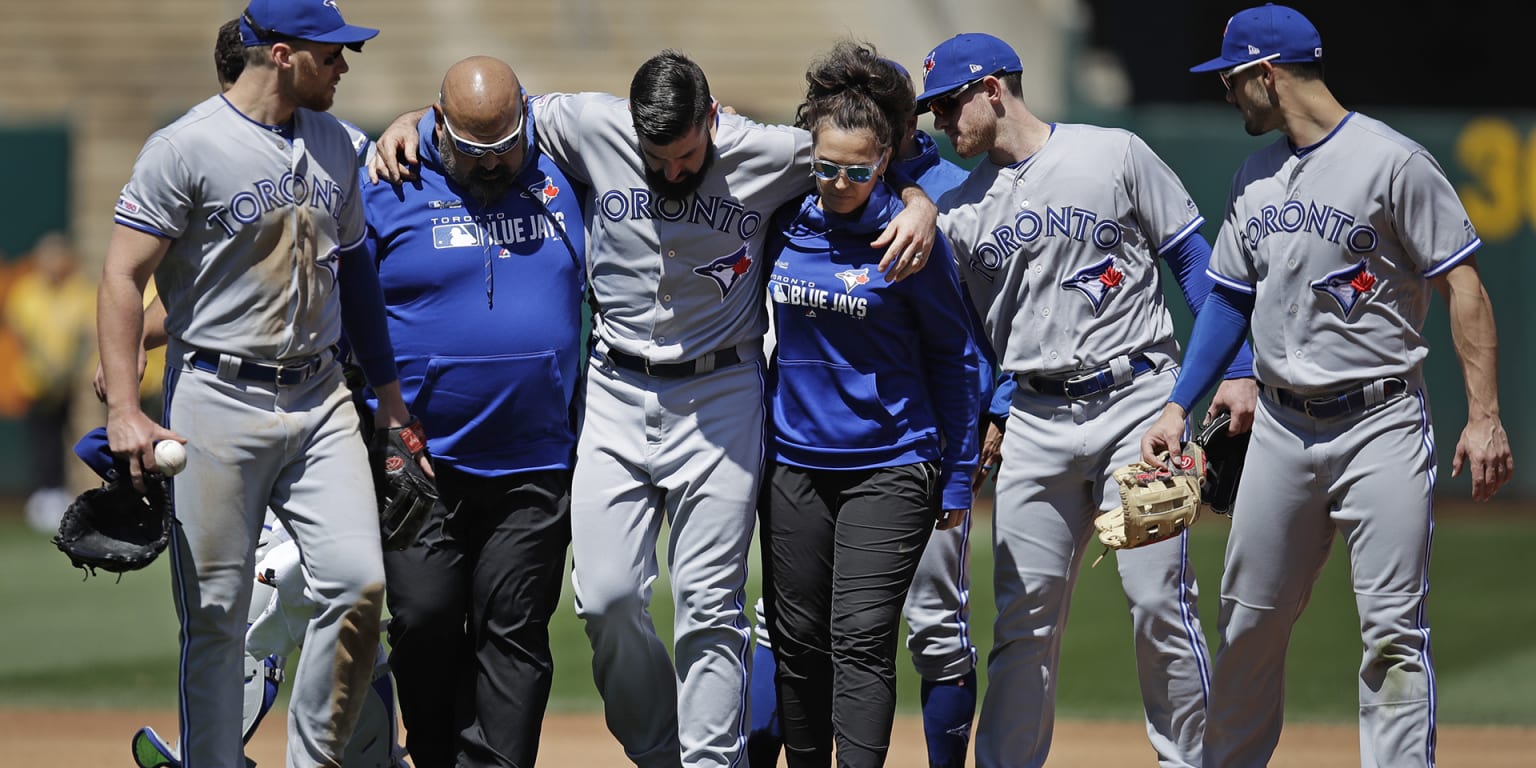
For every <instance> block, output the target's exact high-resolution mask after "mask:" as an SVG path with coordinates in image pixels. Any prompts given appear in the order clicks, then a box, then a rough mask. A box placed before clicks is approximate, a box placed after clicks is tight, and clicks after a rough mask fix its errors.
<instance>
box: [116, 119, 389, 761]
mask: <svg viewBox="0 0 1536 768" xmlns="http://www.w3.org/2000/svg"><path fill="white" fill-rule="evenodd" d="M356 164H357V155H356V151H355V150H354V148H353V145H352V142H351V140H350V138H349V137H348V134H347V131H346V130H345V129H344V128H342V126H341V125H340V123H338V122H337V121H336V120H335V119H334V118H332V117H330V116H329V115H325V114H323V113H317V112H311V111H308V110H305V109H298V110H296V111H295V113H294V115H293V121H292V125H291V129H289V130H288V131H287V132H286V136H285V135H284V133H283V132H280V131H279V130H278V129H276V128H274V127H270V126H264V125H260V124H257V123H255V122H253V121H251V120H250V119H248V118H247V117H245V116H244V115H243V114H241V113H240V112H239V111H238V110H236V109H235V108H234V107H233V106H231V105H230V104H229V103H228V102H227V101H225V100H224V98H223V97H219V96H216V97H214V98H212V99H209V100H207V101H205V102H203V103H202V104H199V105H197V106H196V107H194V108H193V109H192V110H191V111H190V112H188V113H187V114H186V115H184V116H183V117H182V118H180V119H178V120H177V121H176V122H174V123H172V124H171V125H170V126H168V127H166V128H164V129H162V130H161V131H159V132H157V133H155V134H154V135H153V136H152V137H151V138H150V139H149V141H148V142H147V143H146V144H145V147H144V149H143V151H142V152H141V153H140V155H139V158H138V160H137V161H136V163H135V164H134V170H133V175H132V177H131V179H130V180H129V182H128V184H127V185H126V186H125V187H124V189H123V194H122V197H121V199H120V200H119V201H118V203H117V210H116V220H117V222H118V223H119V224H121V225H123V226H127V227H132V228H135V229H138V230H141V231H145V232H148V233H151V234H153V235H157V236H160V237H164V238H168V239H169V240H170V244H169V247H168V249H167V252H166V254H165V257H164V259H163V260H162V261H161V263H160V266H159V267H158V268H157V269H156V272H155V277H156V283H157V285H158V287H159V290H160V295H161V296H162V298H163V299H164V302H165V307H166V313H167V315H166V328H167V330H168V331H169V332H170V335H171V341H170V344H169V345H168V347H167V352H166V360H167V365H166V385H165V392H166V395H165V396H166V409H165V412H166V426H168V427H170V428H171V429H173V430H175V431H176V432H178V433H179V434H181V435H182V436H183V437H186V438H187V439H188V443H187V468H186V470H185V471H184V472H182V473H181V474H180V475H178V476H177V477H176V480H175V483H174V487H173V493H174V497H175V499H174V500H175V506H176V514H177V519H178V521H179V523H180V524H179V525H178V526H177V529H176V536H175V537H174V539H173V540H172V543H171V551H172V553H173V555H174V557H173V559H172V574H171V575H172V585H173V592H174V593H175V596H176V601H177V602H176V605H177V613H178V616H179V618H180V620H181V637H182V642H183V645H182V661H181V667H180V668H181V681H180V705H181V713H180V714H181V717H180V720H181V743H182V745H183V757H184V759H185V761H186V764H187V765H197V766H209V765H237V764H240V762H241V760H242V759H243V758H242V755H241V732H240V731H241V729H240V723H241V719H242V710H243V699H244V695H243V690H242V688H243V686H242V685H241V669H242V665H241V660H242V658H243V657H244V646H245V643H244V640H245V630H246V627H245V619H246V617H247V615H248V609H249V602H250V599H251V590H252V586H251V578H250V575H251V574H252V573H253V572H254V571H253V569H254V566H255V556H254V552H255V547H256V542H257V534H258V531H259V530H260V528H261V524H262V519H263V517H264V516H265V514H266V510H267V508H268V507H269V506H270V507H271V508H272V510H273V511H274V512H275V513H276V514H277V515H278V517H279V518H280V519H282V520H283V522H284V524H285V525H286V527H287V528H288V529H289V530H290V531H291V532H292V534H293V537H294V541H295V542H296V543H297V544H298V546H299V549H300V551H301V552H302V553H303V555H304V562H305V568H306V577H307V579H308V582H309V584H310V586H311V587H313V588H314V591H315V596H316V600H317V603H318V605H317V607H316V608H315V610H314V612H313V619H312V620H311V621H310V622H309V625H308V631H307V636H306V639H305V641H304V654H303V655H302V656H301V657H300V659H299V662H298V664H297V667H296V669H295V673H294V677H293V688H292V695H291V699H290V704H289V721H288V726H289V727H288V762H289V764H291V765H318V764H330V763H331V762H333V761H335V760H339V759H341V755H342V754H343V752H344V750H345V749H346V740H347V736H348V735H349V734H350V733H351V731H352V729H353V726H354V724H355V722H356V719H357V717H358V715H359V713H360V712H361V709H362V707H363V705H364V701H365V698H366V691H367V690H368V685H369V683H370V682H371V681H372V679H373V677H372V672H373V664H372V656H373V654H374V652H375V649H376V647H377V643H378V619H379V614H380V611H381V609H382V603H383V589H384V567H383V562H382V550H381V547H380V543H379V526H378V512H377V510H376V502H375V501H374V497H373V485H372V479H371V473H370V472H369V470H368V466H367V460H366V457H365V455H364V451H363V445H362V441H360V440H359V439H358V428H359V427H358V420H357V414H356V413H355V411H354V410H353V408H352V405H351V398H350V393H349V392H348V390H347V388H346V386H345V383H344V382H343V379H342V373H341V366H340V365H338V364H337V363H336V361H335V360H334V355H333V354H332V353H331V352H330V350H329V348H330V347H331V346H332V345H333V344H335V343H336V341H337V339H338V338H339V335H340V327H341V325H340V319H339V318H340V304H339V301H338V296H337V288H336V266H337V255H338V251H339V250H340V249H341V248H344V247H346V246H348V245H352V244H355V243H357V242H358V241H360V240H361V238H362V237H363V232H364V229H363V219H362V209H361V207H360V205H359V200H358V195H357V181H356V179H357V175H356V174H357V165H356ZM199 351H201V352H202V354H203V355H210V354H211V355H212V356H214V357H215V358H216V359H217V360H218V364H217V365H216V366H214V365H212V364H211V363H206V362H205V363H204V366H205V367H200V366H199V365H197V364H194V361H193V357H194V354H195V353H198V352H199ZM296 359H307V360H313V361H314V362H312V363H311V364H310V365H307V366H305V367H303V368H297V369H288V370H289V374H290V375H292V378H290V379H287V380H280V381H274V378H273V377H272V375H271V374H270V371H271V369H265V370H267V371H268V376H267V378H266V380H265V381H263V380H262V379H261V378H260V376H259V375H258V374H256V373H253V372H252V371H253V370H255V371H259V370H261V369H259V368H255V366H248V365H245V364H244V363H246V362H258V363H259V362H262V361H293V360H296ZM204 360H206V357H205V358H204ZM207 368H216V370H208V369H207ZM296 372H297V375H294V374H295V373H296Z"/></svg>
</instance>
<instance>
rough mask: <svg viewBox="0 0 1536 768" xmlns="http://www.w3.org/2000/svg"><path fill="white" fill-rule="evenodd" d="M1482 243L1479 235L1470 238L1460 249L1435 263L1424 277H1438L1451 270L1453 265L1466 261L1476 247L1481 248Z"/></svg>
mask: <svg viewBox="0 0 1536 768" xmlns="http://www.w3.org/2000/svg"><path fill="white" fill-rule="evenodd" d="M1482 245H1483V239H1482V238H1480V237H1474V238H1472V242H1470V243H1467V244H1466V245H1464V246H1462V248H1461V250H1459V251H1457V252H1455V253H1453V254H1451V256H1450V258H1448V259H1446V260H1445V261H1442V262H1440V263H1439V264H1436V265H1435V266H1434V267H1433V268H1432V269H1430V270H1429V271H1428V272H1425V273H1424V276H1425V277H1439V276H1441V275H1443V274H1445V273H1446V272H1449V271H1451V268H1453V267H1455V266H1456V265H1457V264H1460V263H1462V262H1463V261H1466V260H1467V257H1468V256H1471V255H1472V253H1473V252H1474V251H1476V250H1477V249H1478V248H1481V247H1482Z"/></svg>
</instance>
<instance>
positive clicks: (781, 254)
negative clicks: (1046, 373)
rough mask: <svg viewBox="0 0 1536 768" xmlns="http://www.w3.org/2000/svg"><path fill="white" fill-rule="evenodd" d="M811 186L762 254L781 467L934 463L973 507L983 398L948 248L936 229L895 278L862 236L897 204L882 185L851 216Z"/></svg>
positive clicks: (951, 496)
mask: <svg viewBox="0 0 1536 768" xmlns="http://www.w3.org/2000/svg"><path fill="white" fill-rule="evenodd" d="M818 199H819V197H818V195H817V194H816V193H814V192H813V193H811V194H810V195H808V196H807V197H806V198H804V199H803V200H801V201H799V202H796V203H791V204H789V205H787V206H785V207H784V208H781V209H780V210H779V212H778V213H777V214H776V215H775V217H774V223H773V229H772V230H771V233H770V235H769V238H770V240H769V247H768V250H767V252H766V254H765V255H766V256H767V257H768V258H769V259H772V261H773V273H772V275H771V276H770V277H769V284H768V294H769V298H770V299H771V300H772V302H773V308H774V322H775V327H776V329H777V335H778V348H777V351H776V353H775V359H774V372H775V382H774V386H773V389H772V393H771V401H772V402H771V406H772V413H773V425H772V427H773V429H772V432H773V444H772V445H771V446H770V450H772V452H773V456H774V458H775V459H776V460H778V461H779V462H781V463H784V464H789V465H793V466H799V467H808V468H812V469H872V468H877V467H893V466H901V465H904V464H915V463H918V462H924V461H933V462H937V463H938V464H939V467H940V471H941V479H940V481H941V485H940V490H941V491H942V493H943V501H942V505H943V508H944V509H968V508H970V506H971V489H970V479H971V474H972V472H973V471H974V470H975V468H976V452H977V436H976V414H977V413H978V412H979V408H980V405H979V403H980V398H979V395H978V393H977V391H976V387H975V382H976V381H977V375H978V368H977V366H978V362H977V357H976V345H975V344H974V343H972V341H971V338H970V328H969V324H968V323H967V321H966V318H965V312H966V309H965V304H964V301H963V299H962V297H961V293H960V280H959V277H958V275H957V272H956V268H955V264H954V257H953V256H952V255H951V254H950V252H949V246H948V245H947V244H946V243H945V242H944V240H943V238H939V239H938V241H936V243H935V245H934V252H933V254H932V257H931V258H929V259H928V265H927V267H925V268H924V269H923V270H922V271H920V272H918V273H917V274H915V275H913V276H911V277H908V278H907V279H905V280H902V281H901V282H898V283H887V282H886V281H885V279H884V277H883V276H882V275H881V274H880V272H879V271H878V269H877V265H878V264H879V263H880V258H881V255H882V252H881V251H879V250H876V249H873V248H871V247H870V246H869V243H870V241H872V240H874V239H875V238H876V237H877V236H878V233H879V232H880V230H882V229H884V228H885V226H886V225H887V224H889V223H890V221H891V219H892V217H894V216H895V215H896V214H897V213H898V212H899V211H900V210H901V207H902V206H901V202H900V200H898V199H897V197H896V195H895V193H894V192H893V191H892V190H891V189H890V187H889V186H887V185H886V184H885V182H883V181H882V182H880V183H878V184H876V185H875V186H874V190H873V192H872V193H871V195H870V199H869V202H868V203H867V204H866V205H865V206H864V207H863V208H862V209H860V210H859V211H858V212H856V213H854V214H853V215H851V216H839V215H837V214H834V213H828V212H825V211H822V210H821V209H820V208H817V207H816V203H817V200H818Z"/></svg>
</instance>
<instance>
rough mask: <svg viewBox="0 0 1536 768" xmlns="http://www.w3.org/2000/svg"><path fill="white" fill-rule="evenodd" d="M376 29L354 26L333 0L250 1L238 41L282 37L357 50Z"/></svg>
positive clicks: (266, 41)
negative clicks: (334, 44) (344, 16)
mask: <svg viewBox="0 0 1536 768" xmlns="http://www.w3.org/2000/svg"><path fill="white" fill-rule="evenodd" d="M377 34H379V31H378V30H377V29H371V28H369V27H356V26H353V25H351V24H348V23H347V22H346V21H345V20H343V19H342V18H341V8H339V7H338V6H337V5H336V0H251V4H250V5H247V6H246V7H245V13H242V14H240V40H241V42H243V43H244V44H245V46H246V47H247V48H249V47H251V46H253V45H270V44H272V43H275V42H279V41H281V40H284V39H292V40H308V41H310V42H314V43H339V44H341V45H345V46H347V47H348V48H351V49H352V50H354V51H360V50H362V48H363V42H364V41H367V40H372V39H373V38H374V36H375V35H377Z"/></svg>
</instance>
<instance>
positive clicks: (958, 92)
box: [918, 34, 1257, 768]
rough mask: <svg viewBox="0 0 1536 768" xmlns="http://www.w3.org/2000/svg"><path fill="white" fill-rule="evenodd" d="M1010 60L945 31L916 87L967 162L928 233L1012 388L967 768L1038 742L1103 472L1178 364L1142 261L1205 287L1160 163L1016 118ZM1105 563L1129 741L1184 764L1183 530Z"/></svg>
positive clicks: (1188, 627) (1180, 197) (1197, 685)
mask: <svg viewBox="0 0 1536 768" xmlns="http://www.w3.org/2000/svg"><path fill="white" fill-rule="evenodd" d="M1021 69H1022V67H1021V64H1020V61H1019V58H1018V56H1017V54H1015V53H1014V51H1013V49H1011V48H1010V47H1009V46H1008V45H1007V44H1006V43H1004V42H1003V41H1001V40H999V39H997V38H995V37H992V36H990V35H984V34H963V35H959V36H957V37H954V38H951V39H950V40H947V41H945V42H943V43H941V44H940V45H939V46H938V47H937V48H935V49H934V50H933V52H932V53H930V54H929V55H928V57H927V60H926V61H925V62H924V70H925V72H924V81H923V84H924V91H923V93H922V94H921V95H920V96H919V97H918V104H919V106H918V108H919V109H920V110H924V109H926V110H929V111H932V112H933V114H934V125H935V126H936V127H937V128H939V129H940V130H943V131H944V132H945V133H946V134H948V136H949V139H950V141H951V142H952V143H953V144H954V146H955V149H956V151H957V152H958V153H959V154H960V155H961V156H962V157H974V156H976V155H980V154H983V153H984V154H985V157H983V158H982V160H981V162H980V164H979V165H977V166H976V167H975V168H974V169H972V171H971V173H970V176H969V177H968V178H967V179H966V180H965V182H964V183H962V184H961V185H960V186H959V187H957V188H955V189H953V190H951V191H950V192H948V193H946V194H944V195H943V196H942V197H940V198H939V209H940V211H942V213H941V214H940V218H939V228H940V230H941V231H943V232H944V234H945V236H946V237H948V238H949V240H950V242H951V244H952V245H953V246H954V249H955V255H956V258H957V259H958V260H959V263H960V271H961V275H962V277H963V279H964V280H965V282H966V287H967V290H968V291H969V292H970V295H971V298H972V301H973V303H974V304H975V306H976V308H977V311H978V312H979V313H980V314H981V315H982V316H983V317H982V321H983V325H984V329H985V332H986V334H987V335H988V337H989V340H990V341H991V344H992V347H993V350H994V351H995V353H996V355H997V358H998V364H999V365H1000V367H1001V368H1002V369H1003V370H1005V371H1007V372H1009V373H1011V374H1013V376H1014V379H1015V381H1016V382H1017V383H1018V387H1017V389H1016V390H1015V392H1014V395H1013V402H1012V407H1011V409H1010V412H1009V416H1008V420H1007V430H1006V436H1005V437H1004V438H1003V446H1002V455H1003V459H1002V462H1001V464H1000V465H999V467H998V474H997V486H996V493H995V498H996V511H995V513H994V515H993V531H994V533H993V547H994V550H995V554H994V562H995V569H996V571H995V574H994V582H995V590H996V599H997V618H996V623H995V627H994V631H993V643H994V646H993V648H992V651H991V653H990V654H989V656H988V659H987V678H988V685H987V691H986V696H985V698H984V700H983V702H982V706H981V713H980V715H979V717H978V721H977V727H976V761H977V764H978V765H980V766H983V767H984V768H990V767H992V766H1005V765H1006V766H1038V765H1042V764H1043V763H1044V762H1045V759H1046V756H1047V754H1048V752H1049V750H1050V745H1051V733H1052V729H1053V726H1054V721H1055V694H1056V685H1057V663H1058V660H1059V658H1060V649H1061V642H1062V630H1063V628H1064V626H1065V624H1066V619H1067V609H1068V606H1069V603H1070V599H1071V593H1072V588H1073V585H1074V584H1075V582H1076V580H1077V576H1078V573H1079V571H1080V569H1081V566H1082V559H1083V554H1084V552H1085V551H1086V550H1087V549H1088V546H1089V544H1090V541H1091V540H1092V538H1093V522H1092V521H1093V518H1094V517H1095V516H1096V515H1098V514H1099V513H1101V512H1103V511H1106V510H1110V509H1114V508H1116V507H1118V506H1119V505H1120V499H1119V495H1118V489H1117V487H1116V485H1115V484H1114V482H1113V481H1112V480H1111V478H1110V474H1111V472H1113V470H1115V469H1116V468H1118V467H1121V466H1124V465H1126V464H1129V463H1131V462H1132V461H1135V460H1136V459H1137V457H1138V456H1139V455H1140V452H1141V450H1140V449H1141V446H1140V442H1139V438H1140V435H1141V434H1142V432H1143V431H1145V429H1146V428H1147V427H1148V426H1149V425H1150V424H1151V423H1152V421H1153V419H1155V418H1156V416H1157V414H1158V409H1159V408H1160V407H1161V406H1162V403H1163V402H1165V401H1166V399H1167V397H1168V392H1169V390H1170V389H1171V388H1172V387H1173V382H1174V379H1175V378H1176V376H1177V370H1178V344H1177V343H1176V342H1175V340H1174V336H1173V321H1172V319H1171V317H1170V316H1169V313H1168V309H1167V307H1166V306H1165V304H1164V300H1163V290H1162V281H1161V277H1160V272H1159V266H1158V262H1159V260H1160V259H1161V260H1162V261H1166V262H1167V263H1168V265H1169V267H1170V268H1171V269H1172V271H1173V272H1174V275H1175V277H1176V278H1177V280H1178V283H1179V286H1180V288H1181V289H1182V291H1183V293H1184V296H1185V298H1186V299H1187V301H1188V303H1189V305H1190V307H1191V309H1193V310H1194V311H1196V312H1199V311H1200V307H1201V304H1202V303H1203V301H1204V298H1205V295H1206V294H1207V293H1208V292H1209V290H1210V282H1209V278H1208V277H1206V275H1205V274H1204V272H1205V266H1206V262H1207V259H1208V258H1209V253H1210V250H1209V246H1208V245H1207V244H1206V241H1205V240H1204V238H1202V237H1201V236H1200V234H1199V231H1198V230H1199V227H1200V225H1201V223H1202V222H1203V221H1204V220H1203V219H1202V218H1201V216H1200V214H1199V211H1197V210H1196V208H1195V204H1194V202H1193V201H1191V200H1190V197H1189V194H1188V193H1187V192H1185V190H1184V187H1183V185H1182V184H1181V183H1180V182H1179V180H1178V178H1177V177H1176V176H1175V175H1174V174H1173V172H1172V171H1171V170H1169V168H1168V167H1167V165H1165V164H1164V163H1163V162H1162V161H1161V160H1160V159H1159V158H1158V157H1157V156H1156V155H1155V154H1153V152H1152V151H1151V150H1150V149H1149V148H1148V147H1147V145H1146V144H1145V143H1143V142H1142V141H1141V139H1140V138H1138V137H1136V136H1135V135H1134V134H1131V133H1128V132H1126V131H1122V130H1114V129H1107V128H1099V127H1095V126H1089V125H1065V124H1050V123H1046V122H1043V121H1041V120H1040V119H1038V118H1037V117H1035V116H1034V115H1033V114H1031V113H1030V111H1029V109H1028V107H1027V106H1026V104H1025V103H1024V101H1023V98H1022V95H1021V89H1020V84H1019V76H1018V73H1019V72H1020V71H1021ZM1229 376H1231V377H1232V380H1231V381H1229V382H1228V383H1227V384H1226V385H1225V386H1223V388H1222V391H1221V392H1219V393H1218V395H1217V397H1216V402H1217V404H1218V405H1219V406H1221V407H1224V408H1227V409H1228V410H1230V411H1232V412H1233V413H1234V414H1235V420H1236V421H1238V422H1240V424H1244V425H1245V424H1246V421H1247V419H1248V418H1250V417H1251V414H1252V409H1253V403H1254V400H1255V399H1256V397H1257V393H1256V391H1255V390H1256V388H1255V385H1254V383H1253V381H1252V379H1251V378H1248V377H1251V372H1250V370H1249V366H1248V362H1247V359H1246V356H1240V357H1239V359H1237V360H1235V361H1233V364H1232V367H1231V370H1230V371H1229ZM1239 428H1242V427H1241V426H1240V427H1239ZM1117 561H1118V566H1119V572H1120V580H1121V584H1122V586H1123V587H1124V589H1125V594H1126V599H1127V602H1128V603H1129V607H1130V612H1131V620H1132V626H1133V628H1134V631H1135V648H1136V661H1137V670H1138V677H1139V681H1140V683H1141V691H1142V703H1143V706H1144V708H1145V712H1146V722H1147V734H1148V736H1149V737H1150V739H1151V741H1152V746H1153V748H1154V749H1155V750H1156V752H1157V755H1158V760H1159V762H1160V764H1161V765H1164V766H1198V765H1199V764H1200V741H1201V735H1202V730H1203V727H1204V724H1205V695H1206V691H1207V686H1208V679H1209V673H1208V665H1207V658H1206V653H1207V652H1206V648H1205V641H1204V637H1203V635H1202V634H1201V630H1200V620H1199V617H1198V615H1197V612H1196V584H1195V575H1194V570H1193V568H1192V566H1191V564H1190V562H1189V559H1188V553H1187V537H1185V536H1179V537H1177V538H1174V539H1170V540H1168V541H1165V542H1162V543H1159V544H1155V545H1150V546H1146V547H1142V548H1139V549H1133V550H1126V551H1123V552H1121V553H1119V555H1118V556H1117Z"/></svg>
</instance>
